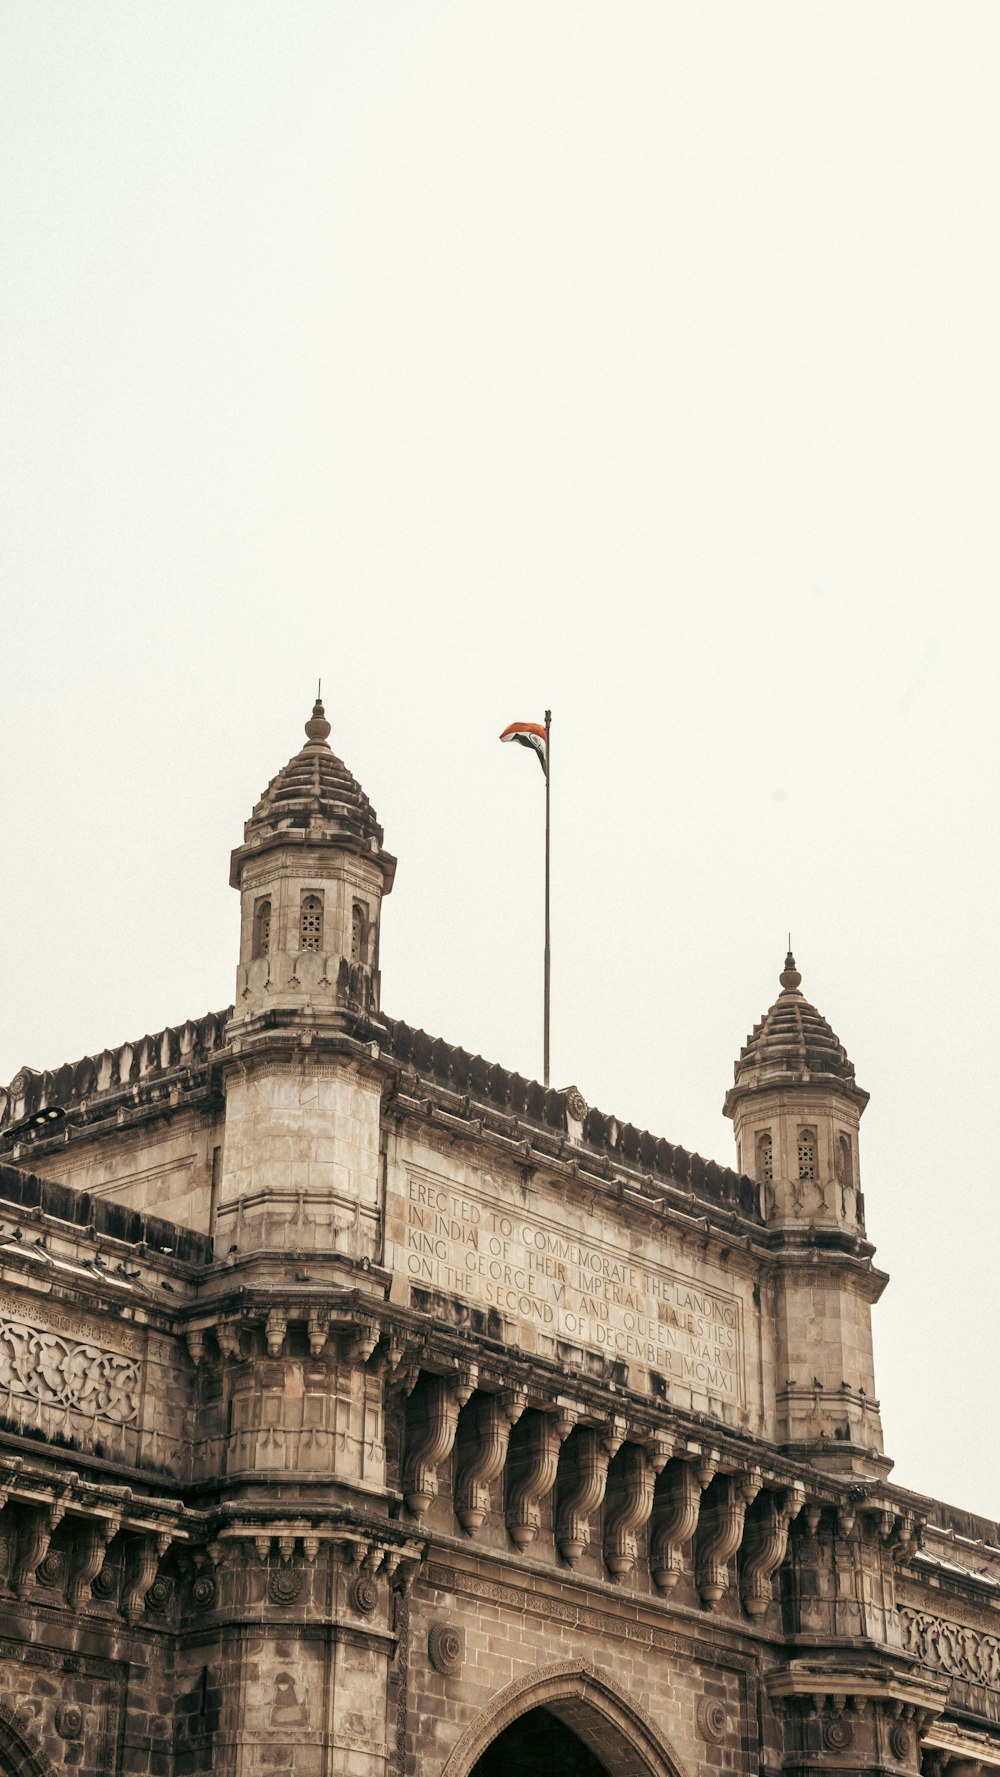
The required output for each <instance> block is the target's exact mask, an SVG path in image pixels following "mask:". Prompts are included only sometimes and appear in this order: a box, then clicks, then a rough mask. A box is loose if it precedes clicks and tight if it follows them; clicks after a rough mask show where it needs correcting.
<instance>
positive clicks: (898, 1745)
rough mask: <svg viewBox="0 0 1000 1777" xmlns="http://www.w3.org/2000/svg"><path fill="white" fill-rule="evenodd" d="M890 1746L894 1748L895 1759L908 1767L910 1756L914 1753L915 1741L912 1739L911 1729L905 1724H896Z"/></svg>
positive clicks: (890, 1736) (890, 1737) (899, 1722)
mask: <svg viewBox="0 0 1000 1777" xmlns="http://www.w3.org/2000/svg"><path fill="white" fill-rule="evenodd" d="M889 1745H890V1746H891V1747H892V1756H893V1758H894V1759H898V1760H899V1763H900V1764H901V1765H908V1764H909V1762H910V1754H911V1753H912V1751H913V1741H912V1739H911V1738H910V1730H909V1728H908V1727H906V1726H905V1724H904V1723H903V1722H901V1721H898V1722H897V1723H896V1725H895V1727H894V1728H893V1730H892V1732H891V1734H890V1735H889Z"/></svg>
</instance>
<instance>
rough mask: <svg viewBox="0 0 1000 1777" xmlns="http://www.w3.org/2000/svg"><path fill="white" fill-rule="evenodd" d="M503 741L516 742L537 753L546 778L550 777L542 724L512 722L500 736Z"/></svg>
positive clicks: (546, 745)
mask: <svg viewBox="0 0 1000 1777" xmlns="http://www.w3.org/2000/svg"><path fill="white" fill-rule="evenodd" d="M500 739H501V740H516V741H517V743H518V745H519V746H522V747H530V748H531V750H532V752H533V753H537V755H538V762H539V764H540V765H541V768H542V770H543V772H544V773H545V776H546V777H548V775H549V753H548V744H547V741H546V737H545V729H544V728H543V727H542V724H541V723H540V722H511V723H510V724H509V726H508V727H506V728H505V729H504V731H503V733H502V734H501V736H500Z"/></svg>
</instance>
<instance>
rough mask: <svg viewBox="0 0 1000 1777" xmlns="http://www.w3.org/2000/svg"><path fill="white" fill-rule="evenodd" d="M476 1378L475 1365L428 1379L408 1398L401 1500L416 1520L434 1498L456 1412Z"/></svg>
mask: <svg viewBox="0 0 1000 1777" xmlns="http://www.w3.org/2000/svg"><path fill="white" fill-rule="evenodd" d="M478 1376H479V1372H478V1369H477V1367H476V1365H474V1364H470V1365H468V1366H467V1367H466V1368H465V1369H463V1370H460V1371H459V1372H458V1373H457V1375H453V1376H427V1377H425V1379H424V1385H423V1387H422V1388H421V1390H420V1391H419V1392H417V1393H414V1394H413V1395H412V1396H411V1398H410V1408H409V1413H408V1416H407V1428H406V1456H405V1460H404V1463H403V1496H404V1498H405V1500H406V1505H407V1510H408V1511H411V1512H412V1513H413V1515H414V1517H415V1518H421V1517H423V1514H424V1513H425V1512H426V1510H427V1508H428V1506H429V1505H430V1503H431V1500H432V1499H435V1498H436V1497H437V1490H438V1475H437V1471H438V1468H439V1467H440V1465H441V1463H442V1462H444V1461H445V1460H446V1458H447V1457H449V1456H450V1455H451V1452H452V1448H453V1446H454V1443H455V1434H456V1432H457V1430H458V1415H459V1412H460V1410H461V1408H462V1407H464V1405H465V1403H466V1401H468V1400H469V1399H470V1397H471V1395H472V1393H473V1391H474V1389H475V1386H476V1382H477V1381H478ZM509 1429H510V1428H509V1427H508V1431H509ZM504 1453H505V1454H506V1445H505V1446H504ZM501 1466H502V1465H501ZM498 1472H499V1471H498ZM480 1522H481V1520H480Z"/></svg>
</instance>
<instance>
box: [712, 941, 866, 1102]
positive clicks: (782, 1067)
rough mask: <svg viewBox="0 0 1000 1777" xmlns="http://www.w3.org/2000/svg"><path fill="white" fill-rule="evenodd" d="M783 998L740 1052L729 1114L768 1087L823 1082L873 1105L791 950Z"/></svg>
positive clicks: (783, 973) (781, 977) (783, 980)
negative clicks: (742, 1098)
mask: <svg viewBox="0 0 1000 1777" xmlns="http://www.w3.org/2000/svg"><path fill="white" fill-rule="evenodd" d="M778 980H779V982H780V985H781V993H780V995H779V996H778V998H777V999H776V1000H775V1002H774V1005H773V1006H771V1008H770V1010H769V1011H767V1012H765V1014H764V1016H763V1018H762V1019H761V1020H760V1022H759V1024H756V1025H755V1026H754V1029H753V1032H752V1033H751V1035H750V1036H749V1037H748V1038H747V1040H746V1043H745V1044H744V1046H743V1048H742V1049H741V1050H740V1058H739V1060H738V1061H737V1063H736V1067H735V1070H734V1073H735V1085H734V1086H733V1087H732V1089H731V1090H730V1092H729V1094H728V1095H727V1098H726V1115H727V1116H732V1114H733V1108H732V1107H733V1106H734V1104H735V1102H736V1100H737V1098H738V1096H739V1095H740V1094H741V1093H744V1092H754V1091H757V1090H758V1089H759V1088H760V1087H762V1086H768V1087H772V1086H777V1085H788V1086H805V1085H809V1084H810V1082H813V1081H818V1080H821V1079H827V1078H828V1079H830V1080H831V1081H833V1080H836V1081H837V1082H839V1084H840V1086H841V1088H842V1089H843V1091H844V1092H845V1093H847V1094H849V1095H851V1096H853V1097H854V1098H856V1099H857V1100H858V1102H859V1108H863V1107H864V1105H865V1104H867V1102H868V1094H867V1092H862V1091H861V1090H860V1088H859V1087H858V1085H857V1083H856V1081H855V1078H854V1067H853V1065H852V1063H851V1062H850V1061H849V1060H848V1059H847V1051H846V1049H845V1048H844V1045H843V1043H842V1042H841V1041H840V1038H839V1037H836V1036H834V1033H833V1031H832V1030H831V1029H830V1026H829V1025H828V1023H827V1021H826V1019H825V1018H824V1017H823V1016H822V1013H820V1012H817V1010H816V1008H815V1006H811V1005H810V1004H809V1001H808V1000H807V999H805V998H804V997H803V995H802V994H801V993H800V992H799V987H800V985H801V982H802V976H801V975H800V974H799V971H798V969H797V968H796V967H795V958H794V956H793V955H792V953H791V951H789V952H788V955H787V956H786V958H785V966H784V968H783V969H782V971H781V974H780V975H779V976H778Z"/></svg>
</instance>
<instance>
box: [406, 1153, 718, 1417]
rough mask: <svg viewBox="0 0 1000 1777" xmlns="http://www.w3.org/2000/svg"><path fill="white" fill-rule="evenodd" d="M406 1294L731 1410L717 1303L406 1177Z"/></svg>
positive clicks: (561, 1234) (689, 1286)
mask: <svg viewBox="0 0 1000 1777" xmlns="http://www.w3.org/2000/svg"><path fill="white" fill-rule="evenodd" d="M404 1264H405V1268H406V1275H407V1278H408V1280H409V1282H410V1284H411V1286H416V1287H417V1288H418V1289H428V1288H429V1289H433V1290H438V1291H441V1292H442V1293H444V1294H446V1295H451V1296H463V1297H465V1298H466V1299H467V1300H470V1301H472V1302H476V1303H479V1304H481V1305H482V1306H483V1307H487V1308H495V1309H497V1310H498V1311H499V1313H501V1314H502V1315H504V1316H505V1317H507V1318H508V1319H512V1320H516V1321H519V1322H521V1323H522V1324H526V1325H530V1326H532V1327H534V1328H535V1330H536V1331H537V1332H541V1333H542V1334H547V1335H548V1336H549V1337H551V1338H553V1339H561V1340H565V1341H568V1342H570V1343H572V1344H577V1345H585V1346H590V1347H591V1348H594V1349H596V1350H598V1351H601V1352H603V1353H604V1354H605V1355H606V1356H607V1357H610V1358H624V1359H625V1360H626V1362H632V1363H638V1364H644V1365H645V1366H646V1367H647V1368H648V1369H651V1370H656V1371H659V1373H660V1374H661V1375H663V1376H665V1377H667V1378H668V1380H670V1381H673V1382H675V1383H678V1384H681V1385H683V1386H686V1387H688V1388H691V1389H693V1390H695V1391H696V1392H698V1393H700V1394H710V1395H713V1396H717V1397H720V1398H721V1399H723V1400H728V1401H732V1402H734V1403H736V1404H737V1405H742V1404H743V1403H744V1398H745V1386H744V1367H743V1325H742V1305H741V1303H740V1301H739V1299H738V1297H736V1296H734V1295H732V1294H731V1293H730V1292H729V1291H727V1290H724V1289H721V1288H718V1287H716V1286H715V1285H708V1284H703V1283H700V1282H697V1281H695V1280H692V1279H690V1278H686V1277H683V1276H681V1275H680V1274H679V1273H678V1272H675V1271H671V1270H668V1269H667V1268H666V1267H663V1266H660V1265H656V1264H652V1263H650V1262H649V1261H648V1260H645V1259H639V1258H636V1257H634V1256H633V1255H631V1254H623V1253H621V1252H620V1251H617V1250H615V1249H614V1248H613V1247H611V1246H608V1245H606V1244H605V1243H603V1242H601V1241H600V1240H597V1239H587V1238H585V1237H584V1236H582V1235H580V1234H577V1233H575V1232H573V1231H571V1230H569V1229H567V1228H566V1227H565V1226H560V1225H559V1224H557V1222H556V1221H555V1220H554V1218H552V1217H547V1216H545V1215H543V1214H538V1213H534V1212H533V1213H526V1212H524V1211H519V1210H517V1209H514V1208H512V1207H510V1206H507V1205H500V1204H496V1203H490V1202H488V1201H487V1200H485V1199H484V1198H481V1197H478V1196H472V1195H470V1194H468V1193H466V1192H464V1191H462V1190H461V1189H460V1188H459V1187H457V1186H455V1185H453V1184H451V1183H450V1182H445V1181H443V1180H440V1179H433V1178H431V1177H430V1176H429V1175H428V1174H425V1173H418V1172H415V1171H410V1172H408V1174H407V1192H406V1245H405V1258H404Z"/></svg>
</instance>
